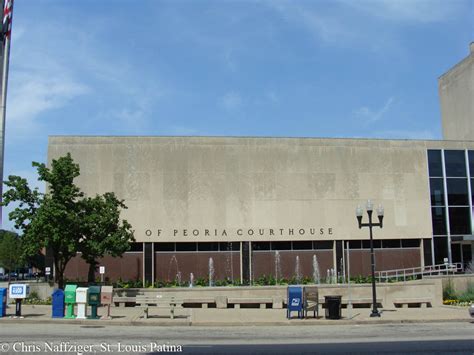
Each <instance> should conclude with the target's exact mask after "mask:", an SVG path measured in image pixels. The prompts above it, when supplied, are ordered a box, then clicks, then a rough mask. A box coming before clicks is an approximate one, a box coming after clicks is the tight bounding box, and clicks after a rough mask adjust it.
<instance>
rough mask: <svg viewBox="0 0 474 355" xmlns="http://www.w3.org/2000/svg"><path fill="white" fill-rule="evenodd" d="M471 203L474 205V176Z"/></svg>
mask: <svg viewBox="0 0 474 355" xmlns="http://www.w3.org/2000/svg"><path fill="white" fill-rule="evenodd" d="M471 174H472V173H471ZM471 203H472V204H473V205H474V178H473V179H471Z"/></svg>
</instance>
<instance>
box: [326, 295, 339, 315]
mask: <svg viewBox="0 0 474 355" xmlns="http://www.w3.org/2000/svg"><path fill="white" fill-rule="evenodd" d="M341 299H342V296H324V302H325V303H326V318H327V319H341V307H342V301H341Z"/></svg>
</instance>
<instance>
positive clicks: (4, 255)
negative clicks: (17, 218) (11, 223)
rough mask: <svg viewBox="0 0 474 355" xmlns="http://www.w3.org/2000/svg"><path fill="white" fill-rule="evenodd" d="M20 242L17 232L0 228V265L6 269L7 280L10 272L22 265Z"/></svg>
mask: <svg viewBox="0 0 474 355" xmlns="http://www.w3.org/2000/svg"><path fill="white" fill-rule="evenodd" d="M20 243H21V240H20V238H19V236H18V234H16V233H14V232H9V231H5V230H0V266H1V267H3V268H4V269H5V271H8V281H10V272H11V271H14V270H16V269H17V268H18V267H20V266H22V265H23V262H22V255H21V252H20V251H21V244H20Z"/></svg>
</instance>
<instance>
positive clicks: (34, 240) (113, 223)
mask: <svg viewBox="0 0 474 355" xmlns="http://www.w3.org/2000/svg"><path fill="white" fill-rule="evenodd" d="M33 166H34V167H36V168H37V171H38V180H40V181H44V182H46V184H47V192H46V193H45V194H42V193H40V192H39V191H38V190H37V189H35V190H31V189H30V187H29V186H28V182H27V181H26V179H23V178H21V177H19V176H9V177H8V180H7V181H5V184H6V185H7V186H8V187H9V189H8V191H6V192H5V193H4V195H3V203H2V204H3V205H4V206H6V205H8V204H10V203H12V202H16V203H18V204H19V205H18V207H16V208H15V209H14V210H13V211H12V212H10V214H9V217H10V219H11V220H13V221H14V222H15V227H16V228H17V229H19V230H21V231H22V232H23V235H22V241H23V243H22V245H23V247H22V252H23V256H24V257H31V256H34V255H37V253H38V252H39V250H41V249H45V248H47V249H48V250H51V252H52V254H53V258H54V266H55V282H57V284H58V286H59V287H60V288H63V286H64V271H65V269H66V265H67V263H68V262H69V261H70V260H71V258H73V257H74V256H76V253H77V251H81V252H82V253H83V257H84V258H85V259H86V258H87V259H86V261H87V262H89V263H92V264H94V266H95V265H96V258H98V257H101V256H103V255H105V254H107V253H110V254H111V255H113V256H118V255H121V254H122V253H123V252H124V251H126V250H127V249H126V248H125V247H124V244H125V243H127V244H128V243H129V242H130V241H133V232H132V231H131V226H130V224H128V222H127V221H121V220H120V209H121V208H126V206H125V205H124V204H123V201H120V200H118V199H117V198H116V197H115V195H114V194H113V193H106V194H104V195H103V196H96V197H95V198H87V197H84V194H83V192H81V190H80V189H79V187H78V186H76V185H75V184H74V179H75V178H77V177H78V176H79V174H80V169H79V165H78V164H75V163H74V161H73V159H72V157H71V154H69V153H68V154H67V155H66V156H64V157H60V158H58V159H57V160H54V159H53V160H52V162H51V168H48V167H47V166H46V165H45V164H42V163H36V162H33ZM127 247H128V245H127Z"/></svg>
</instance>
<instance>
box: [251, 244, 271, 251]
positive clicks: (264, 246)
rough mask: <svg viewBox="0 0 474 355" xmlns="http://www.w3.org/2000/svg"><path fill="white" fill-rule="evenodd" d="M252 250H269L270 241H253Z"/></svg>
mask: <svg viewBox="0 0 474 355" xmlns="http://www.w3.org/2000/svg"><path fill="white" fill-rule="evenodd" d="M252 250H270V242H254V243H252Z"/></svg>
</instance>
